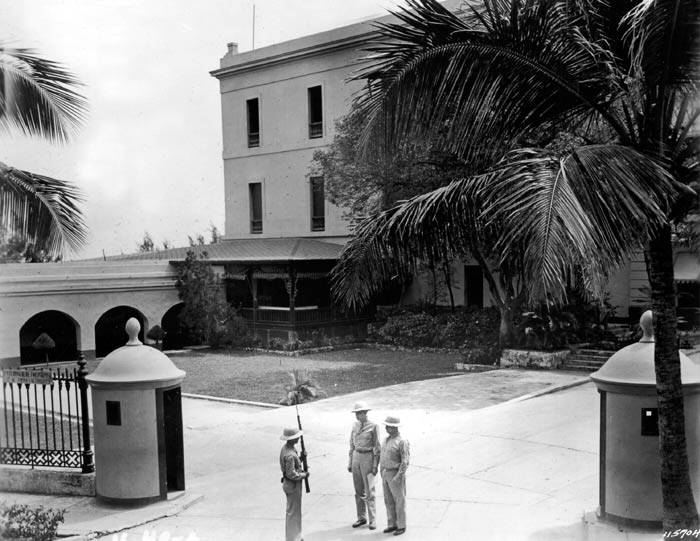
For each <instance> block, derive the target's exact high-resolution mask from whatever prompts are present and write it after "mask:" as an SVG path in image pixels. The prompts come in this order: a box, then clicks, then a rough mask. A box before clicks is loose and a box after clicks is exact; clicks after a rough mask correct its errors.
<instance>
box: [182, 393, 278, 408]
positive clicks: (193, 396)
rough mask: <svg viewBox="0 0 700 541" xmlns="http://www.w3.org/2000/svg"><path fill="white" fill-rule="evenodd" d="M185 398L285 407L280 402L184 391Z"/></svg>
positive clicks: (263, 406) (266, 406)
mask: <svg viewBox="0 0 700 541" xmlns="http://www.w3.org/2000/svg"><path fill="white" fill-rule="evenodd" d="M182 396H184V397H185V398H193V399H195V400H209V401H210V402H225V403H227V404H241V405H242V406H255V407H258V408H270V409H275V408H283V407H284V406H281V405H280V404H269V403H267V402H251V401H249V400H238V399H237V398H221V397H218V396H209V395H206V394H191V393H182Z"/></svg>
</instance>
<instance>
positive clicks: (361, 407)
mask: <svg viewBox="0 0 700 541" xmlns="http://www.w3.org/2000/svg"><path fill="white" fill-rule="evenodd" d="M370 409H372V408H370V407H369V406H368V405H367V402H365V401H364V400H360V401H359V402H356V403H355V407H354V408H353V409H352V412H353V413H357V412H358V411H369V410H370Z"/></svg>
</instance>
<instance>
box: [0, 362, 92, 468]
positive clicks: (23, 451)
mask: <svg viewBox="0 0 700 541" xmlns="http://www.w3.org/2000/svg"><path fill="white" fill-rule="evenodd" d="M85 366H86V362H85V359H84V357H83V356H82V354H81V355H80V358H79V360H78V367H49V366H47V367H32V368H21V369H4V370H2V372H1V377H2V410H3V420H2V422H1V423H0V464H12V465H17V466H31V467H32V468H34V467H37V466H39V467H51V468H79V469H81V470H82V471H83V473H89V472H93V471H95V466H94V463H93V456H92V449H91V444H90V424H89V413H88V401H87V382H86V381H85V376H86V375H87V370H86V368H85Z"/></svg>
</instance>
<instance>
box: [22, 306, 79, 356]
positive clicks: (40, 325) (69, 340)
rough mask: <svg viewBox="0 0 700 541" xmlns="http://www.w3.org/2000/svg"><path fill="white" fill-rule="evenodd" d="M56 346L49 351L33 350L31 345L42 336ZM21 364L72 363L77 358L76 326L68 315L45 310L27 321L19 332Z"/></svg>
mask: <svg viewBox="0 0 700 541" xmlns="http://www.w3.org/2000/svg"><path fill="white" fill-rule="evenodd" d="M42 333H46V334H48V335H49V336H50V337H51V339H52V340H53V341H54V343H55V344H56V347H54V348H51V349H43V350H38V349H34V347H33V346H32V344H34V341H35V340H36V339H37V338H38V337H39V336H40V335H41V334H42ZM19 349H20V363H21V364H38V363H45V362H47V360H48V362H61V361H74V360H75V359H77V358H78V325H77V323H76V322H75V321H74V320H73V318H71V317H70V316H69V315H68V314H65V313H63V312H59V311H58V310H46V311H45V312H40V313H38V314H36V315H34V316H32V317H31V318H29V319H28V320H27V322H26V323H25V324H24V325H22V328H21V329H20V330H19Z"/></svg>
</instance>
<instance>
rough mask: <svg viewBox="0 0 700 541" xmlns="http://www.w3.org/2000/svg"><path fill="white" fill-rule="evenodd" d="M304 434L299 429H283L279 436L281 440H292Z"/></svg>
mask: <svg viewBox="0 0 700 541" xmlns="http://www.w3.org/2000/svg"><path fill="white" fill-rule="evenodd" d="M303 433H304V432H303V431H302V430H301V429H299V428H285V429H284V431H283V432H282V435H281V436H280V439H281V440H286V441H289V440H294V439H296V438H298V437H299V436H301V435H302V434H303Z"/></svg>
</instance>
